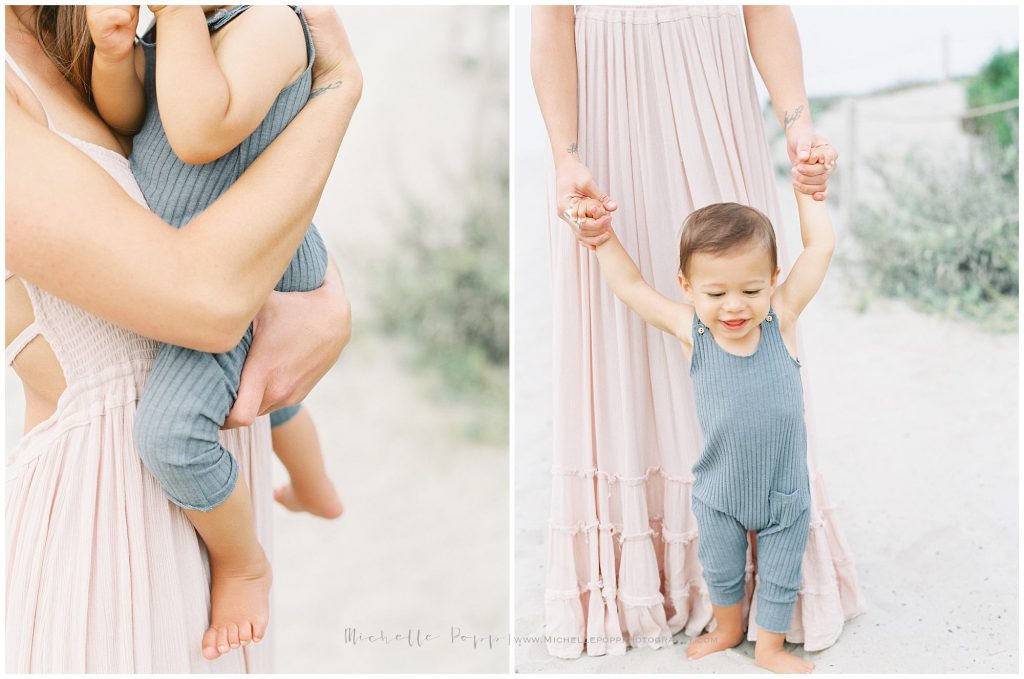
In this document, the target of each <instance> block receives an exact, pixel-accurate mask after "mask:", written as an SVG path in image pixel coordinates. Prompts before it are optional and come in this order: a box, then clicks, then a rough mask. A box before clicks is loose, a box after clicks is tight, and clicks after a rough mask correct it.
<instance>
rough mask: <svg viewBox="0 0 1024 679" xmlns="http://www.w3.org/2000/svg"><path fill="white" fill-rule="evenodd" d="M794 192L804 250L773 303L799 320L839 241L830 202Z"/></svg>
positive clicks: (779, 288) (816, 290) (823, 277)
mask: <svg viewBox="0 0 1024 679" xmlns="http://www.w3.org/2000/svg"><path fill="white" fill-rule="evenodd" d="M793 193H794V194H795V195H796V204H797V209H798V210H799V213H800V236H801V238H802V240H803V243H804V249H803V252H801V253H800V256H799V257H797V259H796V262H795V263H794V264H793V269H792V270H791V271H790V272H789V275H788V276H787V277H786V280H785V281H783V282H782V284H781V285H779V287H778V289H776V291H775V295H774V298H773V300H772V304H773V305H774V306H775V310H776V312H779V313H782V314H785V315H788V316H789V318H790V319H791V320H796V319H797V317H799V316H800V314H801V312H803V310H804V307H806V306H807V304H808V303H809V302H810V301H811V299H812V298H813V297H814V295H815V294H816V293H817V292H818V288H820V287H821V283H822V281H824V280H825V273H826V272H827V271H828V265H829V262H830V261H832V251H833V249H834V248H835V242H836V241H835V235H834V234H833V233H832V221H831V219H829V216H828V209H827V208H826V207H825V205H826V204H825V203H824V202H820V201H816V200H814V199H813V198H811V197H810V196H808V195H806V194H803V193H800V192H799V191H797V190H795V189H794V191H793Z"/></svg>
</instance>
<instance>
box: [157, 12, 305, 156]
mask: <svg viewBox="0 0 1024 679" xmlns="http://www.w3.org/2000/svg"><path fill="white" fill-rule="evenodd" d="M156 17H157V28H158V35H159V39H158V40H157V46H156V54H157V68H156V89H157V98H158V99H159V101H160V119H161V121H162V122H163V126H164V131H165V132H166V134H167V140H168V142H169V143H170V145H171V148H172V149H174V152H175V153H176V154H177V155H178V157H179V158H181V160H183V161H184V162H186V163H208V162H211V161H213V160H216V159H217V158H219V157H221V156H222V155H224V154H225V153H227V152H228V151H230V150H231V149H233V148H235V147H236V146H238V144H240V143H241V142H242V141H243V140H244V139H245V138H246V137H248V136H249V135H250V134H252V132H253V131H254V130H255V129H256V128H257V127H258V126H259V124H260V122H261V121H262V120H263V119H264V118H265V117H266V115H267V112H268V111H269V110H270V107H271V106H272V105H273V103H274V100H275V99H276V98H277V96H278V94H279V93H280V92H281V90H282V89H284V87H285V86H287V85H288V84H289V83H290V82H292V81H293V80H294V79H295V77H296V76H297V75H299V74H301V73H302V71H303V69H305V67H306V42H305V36H304V33H303V30H302V25H301V24H300V22H299V18H298V16H297V15H296V14H295V12H294V11H293V10H292V9H291V8H289V7H285V6H260V7H252V8H250V9H248V10H246V11H245V13H243V14H241V15H240V16H238V18H236V19H234V20H233V21H232V22H231V23H230V24H229V25H228V26H225V27H224V28H222V29H221V31H222V33H223V34H222V35H221V36H220V39H219V41H218V42H217V45H216V48H215V47H214V42H213V41H212V40H211V38H210V33H209V30H208V28H207V24H206V17H205V15H204V14H203V11H202V8H201V7H198V6H194V5H193V6H187V5H168V6H166V7H164V8H163V9H161V10H160V11H158V12H157V13H156Z"/></svg>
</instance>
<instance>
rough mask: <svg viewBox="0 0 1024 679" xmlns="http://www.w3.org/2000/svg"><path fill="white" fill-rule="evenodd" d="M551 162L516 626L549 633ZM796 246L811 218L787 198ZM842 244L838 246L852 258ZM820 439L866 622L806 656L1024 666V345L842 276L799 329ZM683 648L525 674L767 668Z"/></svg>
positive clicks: (522, 466)
mask: <svg viewBox="0 0 1024 679" xmlns="http://www.w3.org/2000/svg"><path fill="white" fill-rule="evenodd" d="M544 162H547V161H546V158H544V159H542V158H540V157H527V158H517V171H518V173H517V176H516V177H517V199H516V204H517V210H518V214H517V222H518V224H517V230H516V241H515V248H516V250H515V252H516V258H515V276H516V278H515V281H516V292H517V297H516V319H515V320H516V324H515V329H516V337H515V340H516V344H515V346H516V363H515V378H516V382H515V383H516V394H515V407H516V422H515V426H516V451H515V474H516V490H515V502H516V508H517V509H516V528H515V530H516V533H515V544H516V547H515V550H516V553H515V587H516V594H515V629H516V635H518V636H519V637H529V636H534V637H535V636H539V635H541V634H543V616H544V601H543V592H544V567H545V559H546V545H547V535H546V530H545V526H546V523H547V516H548V509H549V504H550V499H549V495H550V468H551V453H552V450H551V448H552V443H551V396H550V394H551V379H550V375H551V370H552V369H553V367H552V365H551V341H550V333H551V306H550V301H549V299H548V295H549V276H548V268H547V267H548V253H547V241H546V223H545V216H544V209H545V207H544V204H543V201H544V195H545V193H544V192H545V187H544V184H543V182H544V172H543V167H544V165H543V163H544ZM780 196H781V197H782V205H783V212H784V214H785V215H787V216H786V217H785V219H784V221H785V222H786V226H785V228H786V229H787V238H788V239H789V242H791V243H794V244H796V243H799V234H798V232H797V231H795V229H796V228H797V227H796V222H795V219H794V216H795V215H794V213H795V206H794V205H793V201H792V198H791V197H790V196H791V193H789V190H788V188H786V187H780ZM843 242H844V240H843V234H842V232H841V231H840V233H839V250H840V251H841V249H842V246H843ZM801 325H802V336H803V344H804V354H805V357H804V361H803V362H804V365H805V366H806V367H805V369H804V370H805V375H804V377H805V380H807V382H808V388H809V390H810V392H811V394H812V398H813V405H812V408H813V411H812V413H811V417H812V421H811V426H813V427H815V428H816V431H817V437H818V440H819V442H820V450H819V451H818V458H819V460H820V465H821V468H822V470H823V473H824V475H825V479H826V482H827V484H828V491H829V495H830V499H831V500H832V502H833V504H834V505H835V506H836V507H837V517H838V520H839V522H840V526H841V528H842V530H843V533H844V536H845V538H846V540H847V542H848V544H849V546H850V549H851V550H852V553H853V557H854V559H855V561H856V563H857V568H858V574H859V577H860V585H861V588H862V592H863V595H864V599H865V601H866V605H867V612H866V613H865V614H863V615H861V616H859V617H857V618H855V619H853V620H852V621H849V622H848V623H847V625H846V627H845V629H844V632H843V635H842V637H840V639H839V641H838V642H837V643H836V644H835V645H834V646H832V647H831V648H829V649H826V650H824V651H821V652H817V653H811V654H808V657H809V659H810V660H811V661H812V662H814V663H815V664H816V665H817V667H818V670H819V671H821V672H837V673H838V672H866V673H879V672H922V673H923V672H954V671H955V672H1009V673H1014V672H1015V671H1016V669H1017V667H1018V657H1017V656H1018V651H1017V647H1018V616H1017V604H1018V589H1017V584H1018V581H1017V561H1018V544H1017V536H1018V487H1017V485H1018V466H1017V465H1018V458H1017V444H1018V441H1017V422H1018V419H1017V418H1018V389H1017V375H1018V372H1017V366H1018V357H1017V350H1018V339H1017V336H1016V335H992V334H988V333H986V332H983V331H980V330H978V329H977V328H976V327H974V326H971V325H969V324H966V323H959V322H956V321H949V320H942V319H937V318H934V317H932V316H927V315H923V314H920V313H918V312H916V311H914V310H912V309H910V308H908V307H907V306H906V305H904V304H902V303H896V302H881V301H879V302H875V303H872V304H871V306H870V307H869V308H868V309H867V311H866V313H858V312H856V311H853V310H852V309H851V305H850V303H849V302H848V293H847V291H846V289H845V287H844V284H843V282H842V280H841V279H840V276H838V275H831V276H830V278H829V280H828V281H827V282H826V284H825V287H824V288H823V290H822V292H821V293H820V295H819V297H818V298H816V299H815V301H814V302H813V303H812V305H811V306H810V307H809V308H808V310H807V311H806V312H805V316H804V317H803V318H802V320H801ZM688 640H689V637H687V636H686V635H685V634H680V635H677V637H676V639H675V641H676V644H677V645H676V646H674V647H673V648H668V649H662V650H659V651H652V650H649V649H642V650H630V651H629V652H627V653H626V655H625V656H621V657H586V656H583V657H581V658H579V659H577V660H560V659H557V658H552V657H550V656H549V655H548V654H547V652H546V651H545V649H544V647H543V644H541V643H536V642H533V643H530V642H521V643H519V644H517V646H516V667H517V670H518V671H520V672H548V673H562V672H572V673H577V672H581V673H582V672H587V673H589V672H614V673H644V672H683V671H685V672H688V673H692V672H696V673H703V672H707V673H722V672H730V673H745V672H759V671H762V670H760V669H759V668H757V667H755V666H754V663H753V644H752V643H750V642H744V643H743V644H741V645H740V646H738V647H737V648H736V649H733V650H730V651H728V652H725V653H720V654H716V655H714V656H709V657H707V658H704V659H702V660H701V661H698V662H697V663H693V664H689V663H687V661H686V656H685V644H686V643H687V642H688Z"/></svg>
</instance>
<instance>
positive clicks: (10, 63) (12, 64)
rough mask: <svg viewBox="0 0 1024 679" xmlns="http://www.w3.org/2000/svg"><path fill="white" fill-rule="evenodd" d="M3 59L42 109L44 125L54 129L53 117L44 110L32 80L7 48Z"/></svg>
mask: <svg viewBox="0 0 1024 679" xmlns="http://www.w3.org/2000/svg"><path fill="white" fill-rule="evenodd" d="M4 59H6V60H7V65H8V66H10V67H11V70H12V71H14V75H16V76H18V77H19V78H20V79H21V81H22V82H23V83H25V86H26V87H28V89H29V91H31V92H32V96H34V97H35V98H36V101H38V102H39V107H40V108H42V109H43V115H45V116H46V126H47V127H48V128H50V129H51V130H54V131H56V128H55V127H54V126H53V119H52V118H51V117H50V112H49V111H47V110H46V107H45V106H43V100H42V99H41V98H40V96H39V92H37V91H36V88H34V87H32V81H31V80H29V79H28V76H26V75H25V71H23V70H21V66H18V62H16V61H15V60H14V57H12V56H11V53H10V52H8V51H7V50H4Z"/></svg>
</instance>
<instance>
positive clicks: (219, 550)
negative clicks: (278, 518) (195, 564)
mask: <svg viewBox="0 0 1024 679" xmlns="http://www.w3.org/2000/svg"><path fill="white" fill-rule="evenodd" d="M185 514H186V515H188V518H189V521H191V522H192V525H193V526H195V527H196V531H197V532H198V533H199V535H200V536H201V537H202V538H203V542H204V543H206V549H207V551H208V552H209V554H210V627H209V628H208V629H207V630H206V633H205V634H204V635H203V641H202V644H203V656H204V657H206V658H209V659H210V660H212V659H214V658H217V657H220V656H221V655H223V654H224V653H227V652H228V651H230V650H232V649H235V648H239V647H242V646H247V645H248V644H249V643H251V642H258V641H260V640H261V639H263V635H264V634H265V633H266V629H267V622H268V621H269V617H270V605H269V597H270V584H271V579H272V578H271V570H270V562H269V561H268V560H267V557H266V555H265V554H264V553H263V548H262V547H261V546H260V543H259V541H258V540H257V539H256V528H255V523H254V521H253V515H252V501H251V500H250V498H249V488H248V486H246V485H245V483H244V482H243V483H239V484H237V485H236V486H235V489H234V491H233V492H232V493H231V495H230V496H228V499H227V500H225V501H224V502H223V503H221V504H220V505H218V506H217V507H216V508H215V509H212V510H210V511H208V512H201V511H198V510H194V509H186V510H185Z"/></svg>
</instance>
